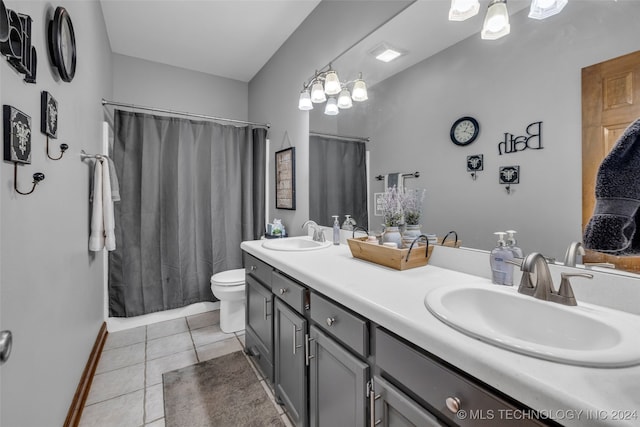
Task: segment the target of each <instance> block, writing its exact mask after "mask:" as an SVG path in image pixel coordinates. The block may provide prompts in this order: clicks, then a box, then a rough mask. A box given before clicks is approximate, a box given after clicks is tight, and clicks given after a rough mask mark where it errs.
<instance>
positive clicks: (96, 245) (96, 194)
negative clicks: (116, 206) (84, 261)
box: [89, 160, 104, 252]
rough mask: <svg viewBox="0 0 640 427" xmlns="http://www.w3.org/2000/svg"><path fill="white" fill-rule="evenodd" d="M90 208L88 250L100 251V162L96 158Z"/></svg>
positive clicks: (102, 242) (102, 240)
mask: <svg viewBox="0 0 640 427" xmlns="http://www.w3.org/2000/svg"><path fill="white" fill-rule="evenodd" d="M91 194H92V200H93V204H92V209H91V234H90V235H89V250H90V251H93V252H97V251H100V250H101V249H102V248H103V247H104V223H103V220H102V215H103V214H102V210H103V209H102V202H103V200H102V162H101V161H100V160H96V161H95V163H94V165H93V191H92V192H91Z"/></svg>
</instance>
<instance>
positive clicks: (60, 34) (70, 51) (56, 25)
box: [48, 6, 76, 82]
mask: <svg viewBox="0 0 640 427" xmlns="http://www.w3.org/2000/svg"><path fill="white" fill-rule="evenodd" d="M48 42H49V54H50V56H51V61H52V63H53V66H54V67H55V68H56V69H57V70H58V74H60V78H61V79H62V80H63V81H65V82H70V81H71V80H73V76H74V75H75V74H76V35H75V33H74V31H73V24H72V23H71V17H70V16H69V13H67V10H66V9H65V8H64V7H60V6H59V7H57V8H56V11H55V12H54V14H53V19H52V20H51V21H50V22H49V40H48Z"/></svg>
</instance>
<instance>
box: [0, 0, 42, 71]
mask: <svg viewBox="0 0 640 427" xmlns="http://www.w3.org/2000/svg"><path fill="white" fill-rule="evenodd" d="M31 23H32V19H31V17H30V16H28V15H24V14H21V13H18V12H16V11H14V10H10V9H7V8H5V6H4V2H2V0H0V52H1V53H2V54H3V55H4V56H5V57H6V58H7V61H9V64H11V66H12V67H13V68H14V69H15V70H16V71H17V72H19V73H21V74H24V81H25V82H27V83H35V82H36V70H37V68H38V67H37V64H38V59H37V55H36V48H35V47H34V46H32V44H31Z"/></svg>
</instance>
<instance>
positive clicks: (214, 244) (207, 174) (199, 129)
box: [109, 110, 266, 317]
mask: <svg viewBox="0 0 640 427" xmlns="http://www.w3.org/2000/svg"><path fill="white" fill-rule="evenodd" d="M265 139H266V129H262V128H251V127H246V126H245V127H236V126H230V125H221V124H218V123H213V122H207V121H194V120H187V119H183V118H176V117H163V116H154V115H150V114H144V113H133V112H128V111H121V110H116V112H115V140H114V146H113V154H112V157H113V160H114V162H115V167H116V171H117V172H118V178H119V180H120V196H121V201H120V202H119V203H116V204H115V220H116V230H115V232H116V250H115V251H113V252H110V254H109V313H110V316H113V317H131V316H138V315H141V314H146V313H152V312H156V311H161V310H168V309H172V308H178V307H183V306H185V305H188V304H192V303H195V302H200V301H215V298H214V296H213V294H212V293H211V288H210V283H209V281H210V278H211V275H212V274H214V273H217V272H219V271H223V270H228V269H233V268H241V267H242V254H241V250H240V242H242V241H243V240H252V239H256V238H258V237H259V236H261V235H262V234H263V233H264V230H263V229H264V223H265V221H264V206H265V205H264V203H265V202H264V198H265V190H264V174H265V156H266V146H265Z"/></svg>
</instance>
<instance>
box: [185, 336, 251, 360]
mask: <svg viewBox="0 0 640 427" xmlns="http://www.w3.org/2000/svg"><path fill="white" fill-rule="evenodd" d="M240 350H242V346H241V345H240V342H239V341H238V340H237V339H236V338H235V337H233V338H228V339H226V340H224V341H218V342H214V343H212V344H207V345H203V346H201V347H196V353H198V360H199V361H201V362H204V361H205V360H209V359H215V358H216V357H220V356H224V355H225V354H229V353H233V352H234V351H240Z"/></svg>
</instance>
